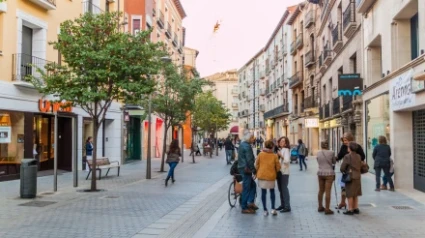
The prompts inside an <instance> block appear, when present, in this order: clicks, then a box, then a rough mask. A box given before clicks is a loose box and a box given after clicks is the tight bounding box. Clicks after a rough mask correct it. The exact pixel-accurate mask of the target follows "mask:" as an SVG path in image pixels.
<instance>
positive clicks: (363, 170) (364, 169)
mask: <svg viewBox="0 0 425 238" xmlns="http://www.w3.org/2000/svg"><path fill="white" fill-rule="evenodd" d="M368 172H369V165H368V164H367V163H366V162H363V161H362V166H361V167H360V173H362V174H365V173H368Z"/></svg>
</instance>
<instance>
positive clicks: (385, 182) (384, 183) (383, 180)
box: [382, 172, 394, 187]
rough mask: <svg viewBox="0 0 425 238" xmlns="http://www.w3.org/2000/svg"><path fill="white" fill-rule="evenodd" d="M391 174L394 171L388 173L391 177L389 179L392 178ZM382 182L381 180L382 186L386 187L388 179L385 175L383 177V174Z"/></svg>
mask: <svg viewBox="0 0 425 238" xmlns="http://www.w3.org/2000/svg"><path fill="white" fill-rule="evenodd" d="M393 175H394V172H392V173H390V177H391V179H392V177H393ZM382 182H383V184H382V185H384V186H385V187H386V186H387V184H388V179H387V177H385V175H384V176H382Z"/></svg>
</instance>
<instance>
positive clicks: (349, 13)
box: [343, 2, 357, 38]
mask: <svg viewBox="0 0 425 238" xmlns="http://www.w3.org/2000/svg"><path fill="white" fill-rule="evenodd" d="M343 28H344V36H345V37H347V38H351V37H352V36H353V35H354V33H355V32H356V28H357V24H356V12H355V5H354V3H353V2H351V3H350V4H349V5H348V7H347V9H345V11H344V15H343Z"/></svg>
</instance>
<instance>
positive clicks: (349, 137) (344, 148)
mask: <svg viewBox="0 0 425 238" xmlns="http://www.w3.org/2000/svg"><path fill="white" fill-rule="evenodd" d="M352 141H354V136H353V134H351V133H350V132H345V133H344V136H343V137H342V142H343V145H341V148H340V150H339V153H338V159H337V161H341V160H342V159H343V158H344V156H346V155H347V154H348V143H350V142H352ZM356 144H357V143H356ZM356 152H357V154H358V155H360V158H361V159H362V161H364V160H365V159H366V155H365V153H364V151H363V148H362V147H361V146H360V145H359V144H357V151H356ZM344 186H345V185H344V184H343V183H342V184H341V203H340V204H339V205H338V209H342V208H347V203H345V200H346V199H345V198H346V196H345V187H344Z"/></svg>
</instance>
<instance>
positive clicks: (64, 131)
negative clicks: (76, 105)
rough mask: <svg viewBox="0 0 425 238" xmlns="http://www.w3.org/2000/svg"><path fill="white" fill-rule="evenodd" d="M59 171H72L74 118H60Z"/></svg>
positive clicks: (58, 140) (58, 138)
mask: <svg viewBox="0 0 425 238" xmlns="http://www.w3.org/2000/svg"><path fill="white" fill-rule="evenodd" d="M57 136H58V137H57V142H58V143H57V149H58V153H57V155H58V158H57V161H58V169H60V170H65V171H72V143H73V141H72V118H69V117H58V135H57Z"/></svg>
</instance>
